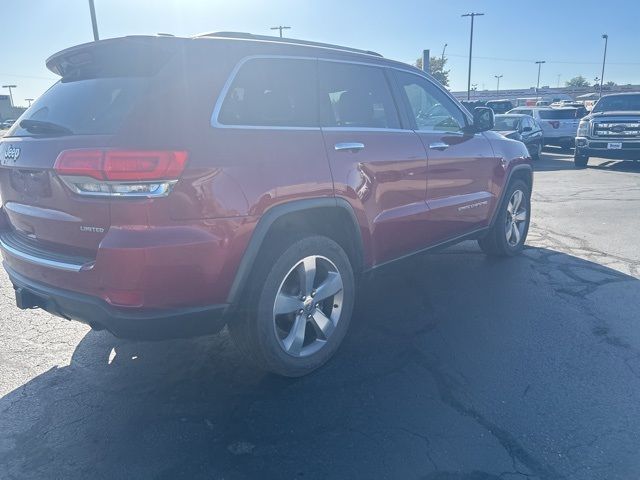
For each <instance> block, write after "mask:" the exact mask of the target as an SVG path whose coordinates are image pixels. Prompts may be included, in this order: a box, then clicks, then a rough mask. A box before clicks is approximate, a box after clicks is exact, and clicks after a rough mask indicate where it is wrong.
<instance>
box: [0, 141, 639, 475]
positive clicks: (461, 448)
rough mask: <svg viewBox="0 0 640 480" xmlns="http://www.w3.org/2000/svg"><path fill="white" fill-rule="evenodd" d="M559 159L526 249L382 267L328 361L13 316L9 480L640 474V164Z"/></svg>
mask: <svg viewBox="0 0 640 480" xmlns="http://www.w3.org/2000/svg"><path fill="white" fill-rule="evenodd" d="M592 165H593V166H592V167H590V168H588V169H586V170H575V169H574V168H573V165H572V162H571V158H570V157H568V156H566V155H560V154H558V153H556V152H555V151H553V150H550V151H549V152H547V153H546V154H545V155H544V157H543V159H542V160H541V161H539V162H538V163H536V170H537V173H536V177H535V186H534V194H533V204H532V208H533V222H532V226H531V232H530V236H529V240H528V248H527V249H526V251H525V252H524V254H523V255H522V256H520V257H518V258H514V259H509V260H491V259H487V258H485V257H484V256H483V255H482V254H481V253H480V251H479V249H478V248H477V246H476V245H475V243H472V242H467V243H464V244H461V245H458V246H455V247H453V248H450V249H448V250H445V251H443V252H440V253H438V254H431V255H421V256H418V257H415V258H413V259H412V260H410V261H406V262H402V263H398V264H395V265H392V266H390V267H388V268H385V269H382V270H380V271H378V272H377V273H376V274H375V276H373V277H371V278H368V279H367V280H366V281H365V282H364V285H363V286H362V289H361V297H360V301H359V304H358V307H357V310H356V313H355V317H354V321H353V324H352V328H351V331H350V333H349V335H348V336H347V339H346V340H345V344H344V345H343V347H342V349H341V350H340V351H339V353H338V355H337V356H336V358H335V359H334V360H332V361H331V362H330V363H329V364H328V365H327V366H326V367H324V368H322V369H321V370H319V371H318V372H316V373H314V374H312V375H310V376H308V377H305V378H301V379H296V380H291V379H283V378H278V377H274V376H271V375H268V374H264V373H261V372H256V371H253V370H251V369H249V368H247V367H245V366H244V365H243V363H242V360H241V358H240V357H239V354H238V353H237V351H236V350H235V347H234V346H233V344H232V343H231V342H230V340H229V338H228V335H227V334H226V333H224V332H223V333H222V334H220V335H217V336H213V337H206V338H200V339H195V340H180V341H168V342H158V343H136V342H128V341H123V340H118V339H116V338H114V337H112V336H111V335H110V334H108V333H105V332H92V331H90V330H89V329H88V328H87V327H85V326H83V325H80V324H78V323H73V322H68V321H65V320H62V319H58V318H55V317H52V316H50V315H48V314H47V313H44V312H42V311H38V310H31V311H20V310H17V309H16V308H15V307H14V300H13V292H12V289H11V286H10V285H9V283H8V280H7V278H6V276H5V275H4V274H1V276H0V313H1V315H0V478H2V479H5V478H6V479H32V478H47V479H50V478H64V479H76V478H77V479H84V478H89V477H90V478H95V479H101V478H110V479H113V478H157V479H174V478H190V479H200V478H202V479H204V478H206V479H226V480H230V479H253V478H278V479H280V478H283V479H294V478H304V479H316V478H317V479H325V478H381V479H383V478H389V479H397V478H402V479H412V478H416V479H424V480H498V479H505V480H506V479H519V478H535V479H581V480H586V479H605V478H606V479H609V480H614V479H625V480H628V479H630V478H636V477H637V476H638V472H639V471H640V328H639V327H638V320H640V306H639V305H638V298H640V281H639V279H640V248H639V245H640V240H639V239H638V232H640V213H639V212H640V165H633V164H623V163H618V162H608V161H604V160H597V159H595V160H592Z"/></svg>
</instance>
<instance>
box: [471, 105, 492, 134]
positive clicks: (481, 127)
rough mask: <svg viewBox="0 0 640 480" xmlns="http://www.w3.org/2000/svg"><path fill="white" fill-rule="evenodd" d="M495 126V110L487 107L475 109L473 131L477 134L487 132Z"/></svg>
mask: <svg viewBox="0 0 640 480" xmlns="http://www.w3.org/2000/svg"><path fill="white" fill-rule="evenodd" d="M494 126H495V121H494V118H493V110H491V109H490V108H487V107H476V108H474V109H473V130H474V131H475V132H486V131H487V130H491V129H492V128H493V127H494Z"/></svg>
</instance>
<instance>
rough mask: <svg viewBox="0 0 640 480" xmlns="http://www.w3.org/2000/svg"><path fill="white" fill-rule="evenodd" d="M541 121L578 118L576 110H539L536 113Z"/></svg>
mask: <svg viewBox="0 0 640 480" xmlns="http://www.w3.org/2000/svg"><path fill="white" fill-rule="evenodd" d="M538 113H539V114H540V118H541V119H543V120H567V119H571V118H578V115H577V109H575V108H563V109H562V110H540V111H539V112H538Z"/></svg>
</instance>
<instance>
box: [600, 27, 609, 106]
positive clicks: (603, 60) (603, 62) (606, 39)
mask: <svg viewBox="0 0 640 480" xmlns="http://www.w3.org/2000/svg"><path fill="white" fill-rule="evenodd" d="M602 38H604V55H603V57H602V75H600V98H602V84H603V82H604V65H605V63H606V62H607V44H608V43H609V35H607V34H606V33H605V34H603V35H602Z"/></svg>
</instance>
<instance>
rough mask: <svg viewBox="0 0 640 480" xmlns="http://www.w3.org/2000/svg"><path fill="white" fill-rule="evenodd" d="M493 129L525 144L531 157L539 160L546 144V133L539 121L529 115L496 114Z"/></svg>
mask: <svg viewBox="0 0 640 480" xmlns="http://www.w3.org/2000/svg"><path fill="white" fill-rule="evenodd" d="M493 130H494V131H496V132H498V133H499V134H501V135H503V136H505V137H506V138H510V139H512V140H518V141H520V142H522V143H524V144H525V146H526V147H527V150H528V151H529V153H530V154H531V157H533V158H534V159H536V160H538V159H539V158H540V155H541V154H542V146H543V145H544V133H543V132H542V128H540V125H538V122H536V121H535V119H534V118H533V117H531V116H529V115H519V114H505V115H496V116H495V126H494V127H493Z"/></svg>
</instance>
